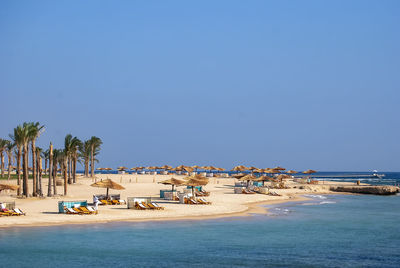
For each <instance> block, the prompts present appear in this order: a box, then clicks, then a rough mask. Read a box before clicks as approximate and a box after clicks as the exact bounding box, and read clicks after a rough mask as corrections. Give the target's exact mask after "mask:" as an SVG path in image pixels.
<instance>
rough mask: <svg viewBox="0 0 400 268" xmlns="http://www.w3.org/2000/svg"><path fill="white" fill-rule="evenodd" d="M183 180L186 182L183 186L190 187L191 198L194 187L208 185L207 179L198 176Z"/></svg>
mask: <svg viewBox="0 0 400 268" xmlns="http://www.w3.org/2000/svg"><path fill="white" fill-rule="evenodd" d="M185 180H186V181H185V184H184V185H186V186H190V187H191V188H192V196H194V187H197V186H204V185H207V184H208V179H207V178H206V177H203V176H201V175H198V174H196V175H193V176H190V177H186V178H185Z"/></svg>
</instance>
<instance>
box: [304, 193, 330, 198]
mask: <svg viewBox="0 0 400 268" xmlns="http://www.w3.org/2000/svg"><path fill="white" fill-rule="evenodd" d="M304 196H306V197H311V198H314V199H326V196H323V195H318V194H306V195H304Z"/></svg>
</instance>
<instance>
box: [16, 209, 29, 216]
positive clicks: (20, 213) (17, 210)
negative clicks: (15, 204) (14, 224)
mask: <svg viewBox="0 0 400 268" xmlns="http://www.w3.org/2000/svg"><path fill="white" fill-rule="evenodd" d="M14 211H15V212H16V213H18V214H19V215H26V213H25V212H23V211H22V210H20V209H19V208H15V209H14Z"/></svg>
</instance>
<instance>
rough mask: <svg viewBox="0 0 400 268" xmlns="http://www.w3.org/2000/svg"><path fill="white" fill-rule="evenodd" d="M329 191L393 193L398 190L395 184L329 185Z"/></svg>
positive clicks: (399, 190)
mask: <svg viewBox="0 0 400 268" xmlns="http://www.w3.org/2000/svg"><path fill="white" fill-rule="evenodd" d="M330 190H331V191H334V192H347V193H357V194H375V195H394V194H396V193H398V192H400V189H399V187H396V186H377V185H376V186H331V187H330Z"/></svg>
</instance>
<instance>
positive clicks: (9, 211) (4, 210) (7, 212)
mask: <svg viewBox="0 0 400 268" xmlns="http://www.w3.org/2000/svg"><path fill="white" fill-rule="evenodd" d="M2 215H3V216H19V214H18V213H16V212H14V211H12V210H8V209H3V211H2Z"/></svg>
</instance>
